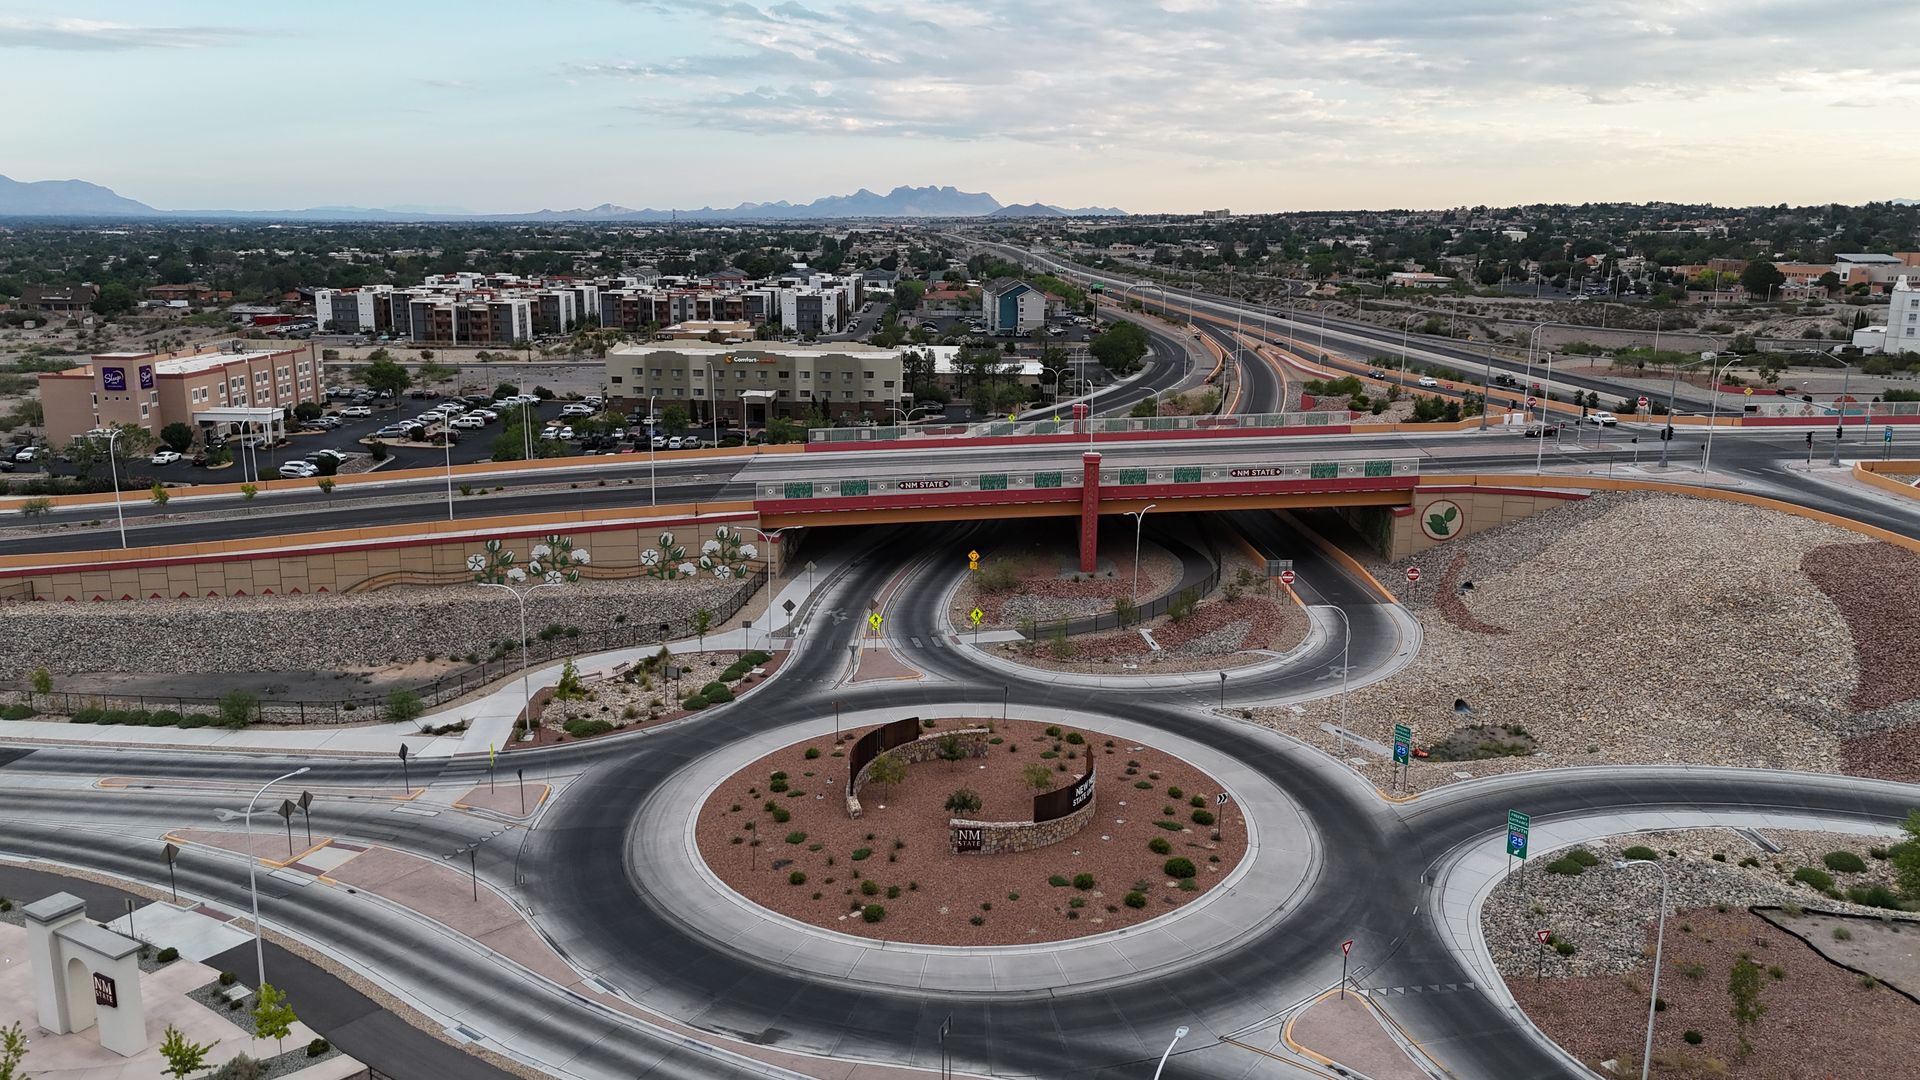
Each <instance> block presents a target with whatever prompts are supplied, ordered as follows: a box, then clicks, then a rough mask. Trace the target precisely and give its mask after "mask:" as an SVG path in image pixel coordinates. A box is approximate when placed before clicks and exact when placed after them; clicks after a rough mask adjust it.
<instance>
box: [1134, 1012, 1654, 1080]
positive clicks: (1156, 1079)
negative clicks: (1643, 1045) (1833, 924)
mask: <svg viewBox="0 0 1920 1080" xmlns="http://www.w3.org/2000/svg"><path fill="white" fill-rule="evenodd" d="M1186 1037H1187V1027H1186V1025H1185V1024H1182V1025H1180V1026H1179V1027H1177V1028H1174V1029H1173V1041H1172V1042H1169V1043H1168V1044H1167V1048H1166V1050H1165V1051H1163V1052H1162V1053H1161V1054H1160V1064H1158V1065H1155V1066H1154V1067H1153V1080H1160V1070H1162V1069H1164V1068H1166V1067H1167V1059H1168V1058H1170V1057H1172V1056H1173V1047H1174V1044H1175V1043H1178V1042H1179V1041H1180V1040H1181V1039H1184V1038H1186ZM1641 1080H1645V1077H1642V1078H1641Z"/></svg>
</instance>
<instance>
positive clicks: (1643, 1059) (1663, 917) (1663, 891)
mask: <svg viewBox="0 0 1920 1080" xmlns="http://www.w3.org/2000/svg"><path fill="white" fill-rule="evenodd" d="M1613 865H1614V867H1615V868H1616V869H1622V870H1624V869H1626V868H1628V867H1632V866H1651V867H1653V868H1654V869H1656V870H1658V871H1660V927H1659V929H1658V930H1657V931H1655V932H1654V936H1653V989H1652V991H1650V992H1649V994H1648V996H1647V1041H1646V1044H1645V1046H1643V1047H1642V1049H1641V1051H1640V1080H1647V1067H1648V1066H1649V1065H1651V1064H1652V1063H1653V1017H1654V1014H1655V1013H1656V1012H1658V1011H1659V1009H1660V953H1661V950H1662V948H1663V947H1664V946H1665V945H1666V943H1667V864H1666V863H1663V862H1656V861H1649V860H1647V859H1631V860H1627V861H1624V862H1617V863H1614V864H1613Z"/></svg>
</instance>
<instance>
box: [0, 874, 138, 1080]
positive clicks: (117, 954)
mask: <svg viewBox="0 0 1920 1080" xmlns="http://www.w3.org/2000/svg"><path fill="white" fill-rule="evenodd" d="M23 914H25V915H26V922H27V956H28V960H29V961H30V965H31V967H32V969H33V995H34V1000H35V1003H36V1004H37V1005H38V1006H39V1013H40V1026H41V1027H43V1028H45V1029H47V1030H48V1031H51V1032H53V1033H54V1034H55V1035H65V1034H68V1033H69V1032H75V1031H85V1030H87V1029H88V1028H90V1027H93V1026H94V1025H95V1024H98V1025H99V1027H100V1045H101V1046H102V1047H104V1048H105V1049H108V1050H111V1051H113V1052H114V1053H116V1054H119V1055H120V1056H121V1057H133V1056H134V1055H136V1054H139V1053H141V1052H142V1051H144V1050H146V1049H147V1017H146V1011H145V1009H144V1008H142V1006H141V1003H140V960H139V955H140V943H139V942H138V941H136V940H134V939H133V938H130V937H126V936H125V935H122V934H116V933H114V932H113V931H111V930H109V929H107V928H106V927H104V926H98V925H96V924H94V923H91V922H88V921H87V904H86V901H84V900H82V899H80V898H79V897H77V896H74V895H73V894H71V893H55V894H54V895H52V896H49V897H47V898H46V899H45V900H41V901H39V902H37V903H33V904H29V905H27V907H26V908H25V909H24V911H23Z"/></svg>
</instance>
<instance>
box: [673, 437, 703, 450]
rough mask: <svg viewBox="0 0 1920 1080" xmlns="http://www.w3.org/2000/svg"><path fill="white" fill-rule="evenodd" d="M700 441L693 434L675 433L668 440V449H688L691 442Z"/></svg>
mask: <svg viewBox="0 0 1920 1080" xmlns="http://www.w3.org/2000/svg"><path fill="white" fill-rule="evenodd" d="M698 441H699V440H697V439H694V438H693V437H692V436H691V435H675V436H673V437H672V438H670V439H668V440H667V449H669V450H685V449H688V448H689V446H690V445H691V444H694V443H697V442H698Z"/></svg>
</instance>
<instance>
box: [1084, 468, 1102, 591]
mask: <svg viewBox="0 0 1920 1080" xmlns="http://www.w3.org/2000/svg"><path fill="white" fill-rule="evenodd" d="M1099 569H1100V455H1099V454H1097V453H1094V452H1093V451H1088V452H1087V453H1084V454H1082V455H1080V572H1081V573H1084V574H1091V573H1093V572H1095V571H1097V570H1099Z"/></svg>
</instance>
